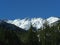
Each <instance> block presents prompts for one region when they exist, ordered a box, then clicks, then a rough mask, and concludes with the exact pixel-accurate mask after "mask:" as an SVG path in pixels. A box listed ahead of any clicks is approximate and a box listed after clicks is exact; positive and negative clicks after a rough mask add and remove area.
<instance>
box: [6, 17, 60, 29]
mask: <svg viewBox="0 0 60 45" xmlns="http://www.w3.org/2000/svg"><path fill="white" fill-rule="evenodd" d="M45 20H47V22H48V24H49V25H50V24H51V23H54V22H56V21H58V20H60V19H59V18H57V17H50V18H47V19H42V18H32V19H31V20H29V19H15V20H8V21H7V23H11V24H14V25H16V26H18V27H20V28H22V29H25V30H28V29H29V28H30V26H31V25H32V26H33V27H35V28H36V29H40V28H42V27H43V26H44V25H43V24H44V23H45Z"/></svg>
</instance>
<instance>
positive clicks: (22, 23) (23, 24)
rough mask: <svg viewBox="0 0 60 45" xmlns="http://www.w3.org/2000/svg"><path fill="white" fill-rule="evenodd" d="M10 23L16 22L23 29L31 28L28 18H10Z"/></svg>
mask: <svg viewBox="0 0 60 45" xmlns="http://www.w3.org/2000/svg"><path fill="white" fill-rule="evenodd" d="M7 22H8V23H11V24H14V25H16V26H18V27H20V28H22V29H26V30H28V29H29V28H30V25H31V24H30V21H29V20H26V19H22V20H20V19H15V20H8V21H7Z"/></svg>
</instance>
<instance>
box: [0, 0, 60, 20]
mask: <svg viewBox="0 0 60 45" xmlns="http://www.w3.org/2000/svg"><path fill="white" fill-rule="evenodd" d="M50 16H57V17H60V0H0V19H16V18H25V17H28V18H33V17H42V18H47V17H50Z"/></svg>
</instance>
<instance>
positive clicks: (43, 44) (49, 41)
mask: <svg viewBox="0 0 60 45" xmlns="http://www.w3.org/2000/svg"><path fill="white" fill-rule="evenodd" d="M8 25H9V26H6V24H4V23H3V24H0V45H60V23H58V24H57V25H56V26H54V25H53V26H52V27H49V26H48V25H47V24H44V25H45V27H46V28H45V29H43V30H42V29H39V30H37V31H36V30H35V29H34V28H33V27H32V26H31V28H30V29H29V30H28V31H25V30H23V29H20V28H18V27H16V26H11V25H10V24H8ZM12 27H13V29H11V28H12ZM14 28H15V29H14ZM27 28H28V27H27ZM38 35H39V36H38Z"/></svg>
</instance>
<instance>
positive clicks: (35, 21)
mask: <svg viewBox="0 0 60 45" xmlns="http://www.w3.org/2000/svg"><path fill="white" fill-rule="evenodd" d="M31 24H32V26H33V27H35V28H36V29H40V28H41V27H43V24H44V20H43V19H42V18H33V19H31Z"/></svg>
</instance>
